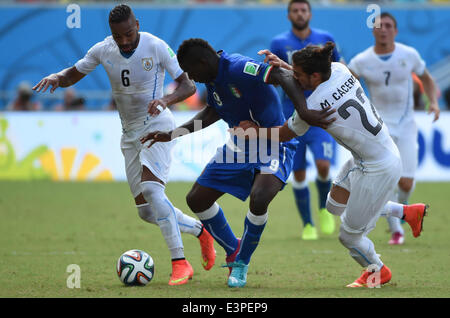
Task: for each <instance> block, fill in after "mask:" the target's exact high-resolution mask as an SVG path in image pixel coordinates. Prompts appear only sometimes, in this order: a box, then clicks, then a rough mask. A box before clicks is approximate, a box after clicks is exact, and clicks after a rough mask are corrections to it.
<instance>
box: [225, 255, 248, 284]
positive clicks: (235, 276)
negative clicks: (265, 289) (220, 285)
mask: <svg viewBox="0 0 450 318" xmlns="http://www.w3.org/2000/svg"><path fill="white" fill-rule="evenodd" d="M228 266H230V267H232V268H233V270H232V271H231V274H230V276H229V277H228V287H232V288H233V287H244V286H245V284H246V283H247V271H248V265H247V264H245V263H244V261H243V260H238V261H237V262H233V263H230V264H229V265H228Z"/></svg>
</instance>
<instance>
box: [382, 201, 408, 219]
mask: <svg viewBox="0 0 450 318" xmlns="http://www.w3.org/2000/svg"><path fill="white" fill-rule="evenodd" d="M381 215H382V216H385V217H391V216H393V217H396V218H399V219H401V218H402V217H403V204H401V203H397V202H393V201H388V202H387V203H386V205H385V206H384V208H383V212H381Z"/></svg>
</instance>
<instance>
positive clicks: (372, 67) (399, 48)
mask: <svg viewBox="0 0 450 318" xmlns="http://www.w3.org/2000/svg"><path fill="white" fill-rule="evenodd" d="M348 67H349V69H351V70H352V71H353V72H354V73H355V74H356V75H357V76H358V77H360V78H363V79H364V81H365V83H366V85H367V88H368V90H369V93H370V100H371V101H372V103H373V105H374V106H375V108H376V109H377V111H378V112H379V113H380V116H381V118H382V119H383V120H384V121H385V122H386V124H387V126H388V127H389V129H390V130H391V133H393V130H394V129H395V128H396V125H399V124H401V123H403V122H408V121H409V120H410V119H413V116H414V99H413V79H412V74H411V73H412V72H414V73H416V74H417V75H419V76H420V75H422V74H423V72H424V71H425V62H424V61H423V60H422V58H421V57H420V55H419V53H418V52H417V51H416V50H415V49H414V48H412V47H410V46H407V45H404V44H401V43H397V42H395V49H394V51H393V52H392V54H391V56H390V57H389V56H388V57H385V58H384V59H383V58H382V57H380V56H378V55H377V54H376V53H375V51H374V47H373V46H371V47H369V48H368V49H366V50H365V51H363V52H361V53H359V54H357V55H356V56H355V57H354V58H353V59H352V60H351V61H350V63H349V65H348Z"/></svg>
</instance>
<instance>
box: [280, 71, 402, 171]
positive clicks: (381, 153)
mask: <svg viewBox="0 0 450 318" xmlns="http://www.w3.org/2000/svg"><path fill="white" fill-rule="evenodd" d="M307 105H308V108H310V109H317V110H320V109H322V108H323V107H326V106H331V107H332V108H334V109H336V113H335V114H333V115H332V116H335V117H336V121H335V122H333V123H332V124H331V125H330V126H329V128H328V129H327V131H328V132H329V133H330V134H331V135H332V136H333V137H334V139H336V141H337V142H338V143H339V144H341V145H342V146H344V147H345V148H347V149H348V150H350V151H351V153H352V155H353V157H354V159H355V163H356V164H359V165H361V166H362V167H363V168H370V169H372V170H377V169H378V168H380V169H382V168H383V167H385V165H386V164H388V163H389V162H390V161H391V160H392V159H394V158H397V159H398V158H399V153H398V149H397V147H396V146H395V144H394V142H393V140H392V138H391V137H390V136H389V131H388V128H387V127H386V125H384V124H383V121H382V120H381V118H380V117H379V116H378V114H377V112H376V110H375V108H374V107H373V105H372V104H371V102H370V100H369V99H368V98H367V96H366V95H365V94H364V91H363V89H362V87H361V85H360V83H359V81H358V80H357V79H356V78H355V77H354V76H353V75H352V74H351V73H350V71H349V70H348V68H347V67H346V66H344V65H343V64H341V63H332V65H331V76H330V78H329V79H328V80H327V81H325V82H323V83H322V84H320V85H319V86H317V88H316V89H315V90H314V91H313V93H312V94H311V95H310V96H309V98H308V99H307ZM288 125H289V128H290V129H291V130H292V131H294V132H295V133H296V134H297V135H303V134H304V133H305V132H306V131H307V130H308V128H309V126H308V124H307V123H305V122H304V121H303V120H302V119H301V118H300V117H299V116H298V115H297V112H294V114H293V115H292V117H291V118H289V121H288Z"/></svg>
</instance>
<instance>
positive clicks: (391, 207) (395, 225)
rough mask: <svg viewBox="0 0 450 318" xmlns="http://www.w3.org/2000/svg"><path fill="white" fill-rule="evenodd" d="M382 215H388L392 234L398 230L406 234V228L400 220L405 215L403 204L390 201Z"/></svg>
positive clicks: (387, 218)
mask: <svg viewBox="0 0 450 318" xmlns="http://www.w3.org/2000/svg"><path fill="white" fill-rule="evenodd" d="M381 215H382V216H384V217H386V220H387V222H388V225H389V231H390V232H391V234H394V233H396V232H399V233H400V234H401V235H404V234H405V230H403V227H402V224H401V220H400V219H401V218H402V217H403V204H401V203H397V202H393V201H388V202H387V203H386V205H385V206H384V208H383V211H382V212H381Z"/></svg>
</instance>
